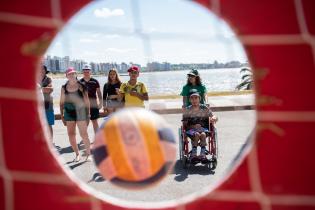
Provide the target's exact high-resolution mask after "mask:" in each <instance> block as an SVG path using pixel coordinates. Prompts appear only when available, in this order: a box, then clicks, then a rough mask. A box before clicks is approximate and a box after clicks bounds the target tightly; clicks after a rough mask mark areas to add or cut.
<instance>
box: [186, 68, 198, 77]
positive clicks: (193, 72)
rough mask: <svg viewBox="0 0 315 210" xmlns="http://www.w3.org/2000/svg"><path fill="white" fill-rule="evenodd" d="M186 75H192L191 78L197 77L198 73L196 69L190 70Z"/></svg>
mask: <svg viewBox="0 0 315 210" xmlns="http://www.w3.org/2000/svg"><path fill="white" fill-rule="evenodd" d="M187 75H192V76H195V77H198V76H199V72H198V71H197V70H196V69H192V70H190V72H189V73H188V74H187Z"/></svg>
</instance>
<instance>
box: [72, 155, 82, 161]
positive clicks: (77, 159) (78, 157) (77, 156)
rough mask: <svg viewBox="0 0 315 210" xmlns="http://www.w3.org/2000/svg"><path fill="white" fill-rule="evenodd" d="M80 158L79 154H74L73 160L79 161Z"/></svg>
mask: <svg viewBox="0 0 315 210" xmlns="http://www.w3.org/2000/svg"><path fill="white" fill-rule="evenodd" d="M80 160H81V157H80V155H76V156H75V158H74V160H73V162H79V161H80Z"/></svg>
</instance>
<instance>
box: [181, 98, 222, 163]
mask: <svg viewBox="0 0 315 210" xmlns="http://www.w3.org/2000/svg"><path fill="white" fill-rule="evenodd" d="M200 98H201V97H200V95H199V93H198V92H195V93H192V94H191V95H190V97H189V100H190V102H191V105H190V106H188V107H187V108H186V109H185V111H184V114H183V125H184V128H186V135H187V136H188V137H189V138H190V139H191V144H192V150H191V155H190V158H191V160H193V159H196V158H198V156H197V147H198V145H200V146H201V151H200V155H199V159H201V160H204V159H207V158H206V153H207V150H206V146H207V142H206V138H207V134H209V120H210V122H213V123H215V122H217V121H218V118H217V117H216V116H215V115H213V113H212V111H211V110H210V108H209V107H208V106H207V105H205V104H201V103H200Z"/></svg>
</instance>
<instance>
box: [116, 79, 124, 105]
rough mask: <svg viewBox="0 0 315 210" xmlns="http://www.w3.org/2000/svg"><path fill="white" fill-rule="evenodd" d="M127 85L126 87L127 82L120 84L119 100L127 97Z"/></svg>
mask: <svg viewBox="0 0 315 210" xmlns="http://www.w3.org/2000/svg"><path fill="white" fill-rule="evenodd" d="M125 87H126V84H125V83H123V84H121V85H120V88H119V91H118V97H117V99H118V101H122V100H123V98H124V97H125V94H126V92H125Z"/></svg>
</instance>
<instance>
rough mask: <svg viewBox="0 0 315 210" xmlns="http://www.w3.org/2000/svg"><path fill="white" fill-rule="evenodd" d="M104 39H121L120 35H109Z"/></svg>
mask: <svg viewBox="0 0 315 210" xmlns="http://www.w3.org/2000/svg"><path fill="white" fill-rule="evenodd" d="M104 37H105V38H108V39H115V38H118V37H120V35H118V34H107V35H105V36H104Z"/></svg>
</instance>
